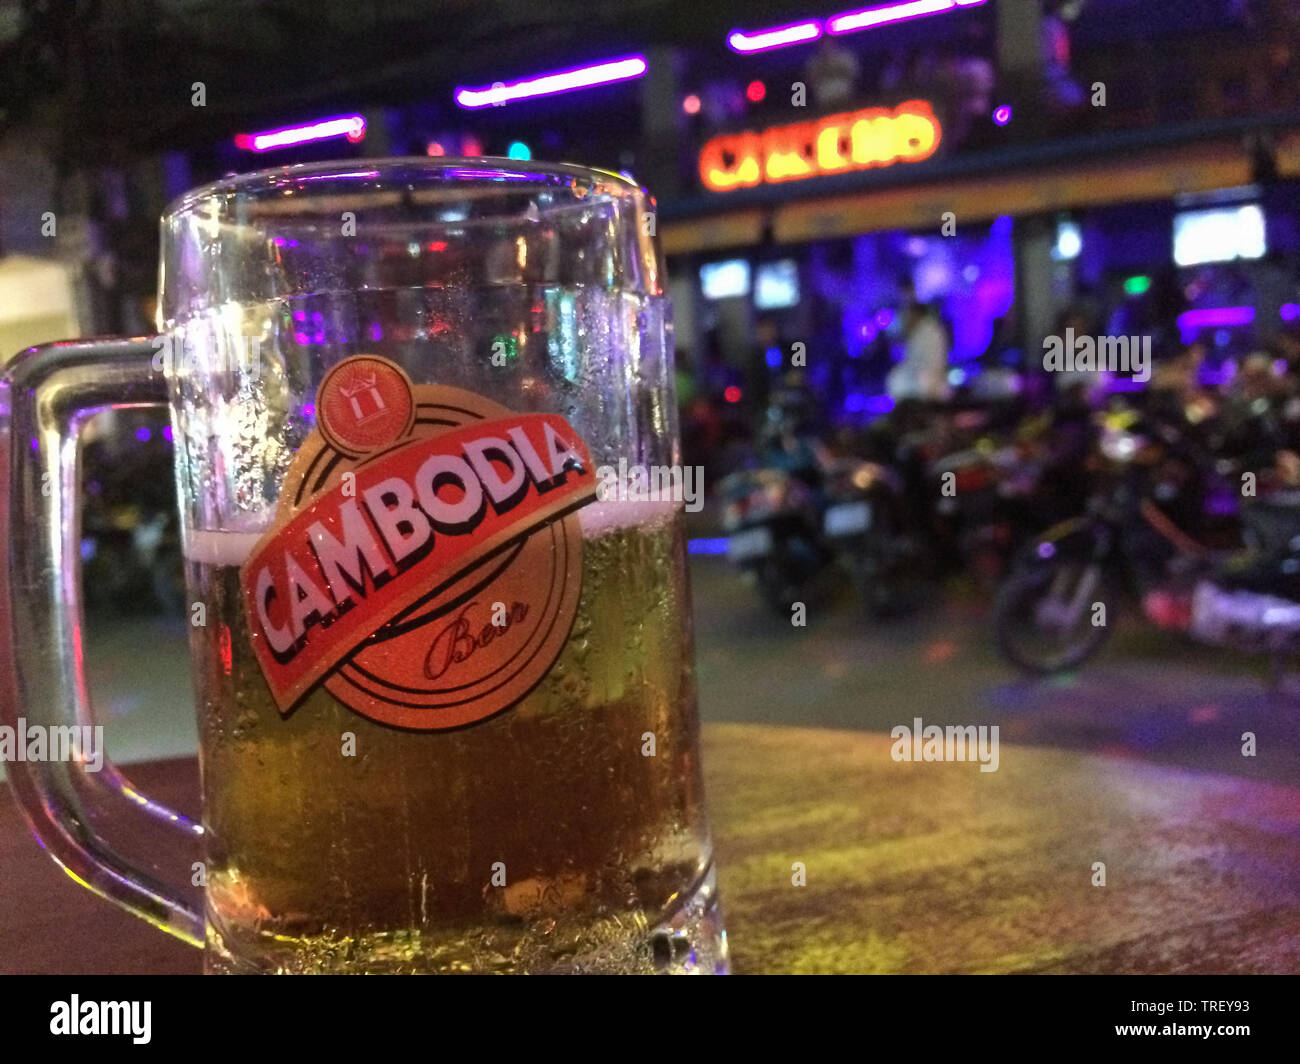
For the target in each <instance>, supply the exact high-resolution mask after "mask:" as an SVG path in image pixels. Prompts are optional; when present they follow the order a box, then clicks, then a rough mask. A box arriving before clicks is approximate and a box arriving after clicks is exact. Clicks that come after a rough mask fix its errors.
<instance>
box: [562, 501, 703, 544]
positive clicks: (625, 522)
mask: <svg viewBox="0 0 1300 1064" xmlns="http://www.w3.org/2000/svg"><path fill="white" fill-rule="evenodd" d="M681 508H682V506H681V503H678V502H673V501H672V500H671V499H627V500H620V499H606V500H604V501H598V502H593V503H589V504H587V505H586V506H584V507H583V508H582V509H580V510H579V511H578V523H579V524H580V525H581V526H582V535H583V538H584V539H595V538H596V537H597V536H604V535H608V534H609V533H610V532H615V531H617V530H619V529H622V528H656V527H660V526H663V525H666V524H668V523H669V522H670V521H671V520H672V519H673V516H674V515H675V514H676V513H677V512H678V511H679V510H680V509H681Z"/></svg>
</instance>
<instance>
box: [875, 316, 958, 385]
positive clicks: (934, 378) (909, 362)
mask: <svg viewBox="0 0 1300 1064" xmlns="http://www.w3.org/2000/svg"><path fill="white" fill-rule="evenodd" d="M903 313H904V318H903V361H902V362H900V363H899V364H898V365H897V366H895V367H894V368H893V369H892V370H890V372H889V377H888V378H887V380H886V383H885V387H886V390H887V391H888V392H889V394H890V396H891V398H893V400H894V402H895V403H901V402H904V401H905V400H908V399H918V400H920V401H922V402H932V403H934V402H946V401H947V400H948V399H950V398H951V397H952V386H951V385H950V384H949V383H948V331H947V329H945V328H944V326H943V322H941V321H940V320H939V315H938V314H937V313H936V312H935V310H934V307H933V306H931V305H930V304H928V303H917V302H912V303H910V304H909V305H908V306H907V308H906V309H905V310H904V312H903Z"/></svg>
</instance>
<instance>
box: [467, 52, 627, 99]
mask: <svg viewBox="0 0 1300 1064" xmlns="http://www.w3.org/2000/svg"><path fill="white" fill-rule="evenodd" d="M645 71H646V63H645V57H644V56H640V55H629V56H624V57H623V58H622V59H611V60H609V61H608V62H606V63H596V64H595V65H594V66H585V67H574V68H573V69H572V70H557V71H555V72H554V73H552V74H540V75H538V76H537V77H535V78H526V79H525V80H523V81H512V82H508V83H507V82H497V83H495V84H493V85H488V86H486V87H485V88H481V89H466V88H458V89H457V90H456V102H457V103H458V104H459V105H460V106H461V107H464V108H466V109H467V110H470V111H473V110H477V109H478V108H480V107H491V106H493V105H494V104H504V103H509V102H510V101H511V100H527V99H529V98H531V97H534V96H554V95H555V94H556V93H559V92H572V91H573V90H574V89H586V88H590V87H591V86H593V85H608V84H609V83H610V82H613V81H630V80H632V79H633V78H639V77H640V76H641V75H642V74H644V73H645Z"/></svg>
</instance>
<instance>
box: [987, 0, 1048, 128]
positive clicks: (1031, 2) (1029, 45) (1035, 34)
mask: <svg viewBox="0 0 1300 1064" xmlns="http://www.w3.org/2000/svg"><path fill="white" fill-rule="evenodd" d="M1042 18H1043V15H1042V7H1041V5H1040V3H1039V0H1000V2H999V3H998V5H997V38H998V93H999V102H1010V103H1011V105H1012V110H1013V113H1014V118H1013V121H1014V122H1015V126H1016V131H1017V133H1019V134H1021V135H1023V136H1033V135H1034V134H1035V133H1037V132H1040V131H1041V130H1042V128H1043V126H1044V124H1045V114H1044V107H1043V93H1042V87H1043V46H1042Z"/></svg>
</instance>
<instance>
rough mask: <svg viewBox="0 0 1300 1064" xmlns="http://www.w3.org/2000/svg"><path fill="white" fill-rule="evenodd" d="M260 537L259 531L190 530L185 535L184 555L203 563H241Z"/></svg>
mask: <svg viewBox="0 0 1300 1064" xmlns="http://www.w3.org/2000/svg"><path fill="white" fill-rule="evenodd" d="M261 538H262V533H261V532H232V531H224V532H217V531H202V530H197V531H196V530H191V532H190V534H189V535H188V536H186V537H185V557H186V558H188V559H189V560H190V561H192V562H200V563H202V564H203V565H242V564H243V563H244V559H245V558H247V557H248V554H249V552H250V551H251V550H252V549H253V547H254V546H255V545H256V543H257V541H258V540H259V539H261Z"/></svg>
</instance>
